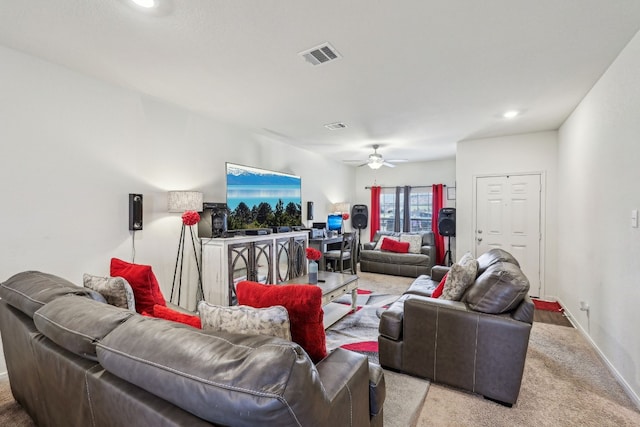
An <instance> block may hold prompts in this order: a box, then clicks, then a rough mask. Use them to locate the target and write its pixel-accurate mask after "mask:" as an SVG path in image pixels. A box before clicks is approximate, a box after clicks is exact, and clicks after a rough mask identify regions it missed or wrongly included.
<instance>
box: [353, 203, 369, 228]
mask: <svg viewBox="0 0 640 427" xmlns="http://www.w3.org/2000/svg"><path fill="white" fill-rule="evenodd" d="M368 221H369V208H367V205H353V208H351V226H352V227H353V228H356V229H358V230H362V229H363V228H367V222H368Z"/></svg>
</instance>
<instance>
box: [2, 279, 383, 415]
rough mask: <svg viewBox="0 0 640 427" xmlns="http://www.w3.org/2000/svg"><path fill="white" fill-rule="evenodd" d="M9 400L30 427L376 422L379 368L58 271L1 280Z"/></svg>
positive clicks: (362, 359) (379, 398) (350, 355)
mask: <svg viewBox="0 0 640 427" xmlns="http://www.w3.org/2000/svg"><path fill="white" fill-rule="evenodd" d="M0 298H2V299H1V300H0V327H1V334H2V340H3V348H4V352H5V359H6V364H7V369H8V374H9V380H10V384H11V390H12V392H13V395H14V397H15V399H16V400H17V401H18V402H19V403H20V404H21V405H22V406H23V408H24V409H25V410H26V411H27V413H28V414H29V415H30V416H31V417H32V418H33V420H34V421H35V423H36V424H37V425H39V426H63V425H64V426H83V427H84V426H109V427H113V426H132V425H136V426H200V425H203V426H204V425H229V426H257V425H264V426H267V425H268V426H311V425H313V426H332V427H335V426H369V425H377V426H381V425H382V415H383V411H382V407H383V404H384V397H385V386H384V376H383V374H382V370H381V369H380V367H379V366H377V365H371V366H370V365H369V363H368V361H367V358H366V357H365V356H363V355H360V354H357V353H353V352H349V351H346V350H342V349H337V350H335V351H334V352H332V353H331V354H330V355H329V356H327V357H326V358H325V359H323V360H322V361H320V362H319V363H318V364H317V365H314V364H313V363H312V362H311V360H310V359H309V357H308V355H307V354H306V353H305V352H304V351H303V350H302V349H301V347H300V346H298V345H297V344H295V343H292V342H289V341H286V340H282V339H278V338H273V337H266V336H260V335H240V334H231V333H224V332H209V331H202V330H200V329H195V328H191V327H189V326H185V325H182V324H178V323H175V322H169V321H166V320H162V319H154V318H148V317H145V316H141V315H139V314H137V313H135V312H132V311H128V310H125V309H121V308H117V307H114V306H111V305H108V304H105V303H103V302H99V301H97V299H100V298H99V296H97V295H96V294H95V293H93V292H92V291H90V290H88V289H85V288H80V287H78V286H75V285H73V284H72V283H70V282H68V281H66V280H64V279H61V278H59V277H56V276H53V275H49V274H44V273H39V272H24V273H19V274H17V275H15V276H13V277H11V278H10V279H9V280H7V281H6V282H4V283H2V285H1V286H0Z"/></svg>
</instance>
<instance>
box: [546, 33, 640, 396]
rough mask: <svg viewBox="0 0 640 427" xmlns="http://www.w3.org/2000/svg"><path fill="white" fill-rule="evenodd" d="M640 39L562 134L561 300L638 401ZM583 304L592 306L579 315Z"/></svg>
mask: <svg viewBox="0 0 640 427" xmlns="http://www.w3.org/2000/svg"><path fill="white" fill-rule="evenodd" d="M638 70H640V35H636V36H635V38H634V39H633V40H632V41H631V42H630V43H629V45H628V46H627V47H626V48H625V49H624V50H623V51H622V53H621V54H620V56H619V57H618V58H617V59H616V61H614V63H613V64H612V65H611V67H610V68H609V70H608V71H607V72H606V73H605V74H604V75H603V76H602V78H601V79H600V81H599V82H598V83H597V84H596V85H595V86H594V87H593V89H592V90H591V91H590V92H589V94H588V95H587V96H586V97H585V98H584V100H583V101H582V102H581V103H580V105H579V106H578V108H577V109H576V110H575V111H574V113H573V114H572V115H571V116H570V118H569V119H568V120H567V121H566V122H565V124H564V125H563V126H562V127H561V129H560V132H559V155H558V165H559V170H560V177H559V184H560V188H559V198H558V199H559V202H558V208H559V212H560V214H559V227H558V242H559V248H558V266H559V267H558V297H559V298H560V300H561V302H562V304H563V306H565V307H566V308H567V309H568V311H569V312H570V314H571V316H572V317H573V318H574V320H575V321H576V322H577V323H578V325H579V327H580V328H581V329H582V330H583V331H584V332H585V333H586V334H587V335H588V336H589V337H590V338H591V340H592V341H593V342H594V343H595V345H596V346H597V348H598V349H599V350H600V352H601V353H602V354H603V355H604V357H605V358H606V359H607V361H608V362H609V363H610V364H611V365H612V366H613V368H614V369H615V370H616V371H617V373H618V374H619V375H620V376H621V378H622V379H623V381H624V382H625V383H626V386H627V387H628V388H630V389H631V390H633V392H634V393H635V395H636V402H639V400H638V395H640V335H639V334H638V325H640V310H639V309H638V301H640V228H632V227H631V211H632V210H633V209H640V188H639V186H638V183H639V182H640V167H639V165H640V116H639V112H640V74H639V73H638ZM580 301H586V302H587V303H588V304H589V305H590V310H589V312H585V311H580V310H579V303H580Z"/></svg>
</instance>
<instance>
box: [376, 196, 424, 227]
mask: <svg viewBox="0 0 640 427" xmlns="http://www.w3.org/2000/svg"><path fill="white" fill-rule="evenodd" d="M405 196H407V197H408V200H409V203H408V209H409V216H408V218H407V220H408V221H409V224H408V226H406V227H405V212H404V210H405V203H404V199H405ZM431 196H432V194H431V187H386V188H382V189H381V191H380V230H382V231H429V230H431V218H432V216H433V212H432V211H433V202H432V200H433V198H432V197H431Z"/></svg>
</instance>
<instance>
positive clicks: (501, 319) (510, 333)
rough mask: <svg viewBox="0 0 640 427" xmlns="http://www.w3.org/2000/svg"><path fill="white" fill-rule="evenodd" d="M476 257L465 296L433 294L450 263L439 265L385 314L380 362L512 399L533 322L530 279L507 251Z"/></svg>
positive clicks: (500, 398) (489, 395) (506, 402)
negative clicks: (447, 297) (449, 297)
mask: <svg viewBox="0 0 640 427" xmlns="http://www.w3.org/2000/svg"><path fill="white" fill-rule="evenodd" d="M477 261H478V275H477V277H476V279H475V282H474V283H473V284H472V285H471V286H470V287H469V288H468V289H467V291H466V293H465V294H464V295H463V297H462V299H461V300H460V301H450V300H442V299H440V298H431V297H430V296H431V292H432V291H433V290H434V289H435V287H436V286H437V285H438V283H439V282H440V279H442V276H443V275H444V274H443V273H445V272H446V271H447V270H448V269H447V267H439V266H437V267H434V269H433V273H432V277H422V278H419V279H417V280H416V281H414V283H413V284H412V285H411V286H410V288H409V289H408V290H407V292H406V293H405V294H404V295H403V296H402V297H401V298H400V299H399V300H398V301H396V302H395V303H393V304H392V305H391V306H390V307H389V309H388V310H386V311H384V312H383V313H382V315H381V319H380V326H379V332H380V335H379V338H378V343H379V349H380V364H381V365H382V366H383V367H384V368H388V369H392V370H396V371H400V372H404V373H407V374H409V375H414V376H417V377H421V378H427V379H430V380H432V381H435V382H438V383H443V384H447V385H450V386H453V387H458V388H461V389H464V390H468V391H470V392H473V393H478V394H481V395H483V396H485V397H486V398H488V399H491V400H494V401H497V402H499V403H501V404H503V405H506V406H511V405H513V404H514V403H515V402H516V401H517V399H518V394H519V392H520V384H521V382H522V373H523V370H524V363H525V358H526V354H527V348H528V345H529V333H530V331H531V324H532V322H533V311H534V306H533V303H532V302H531V300H530V299H529V297H528V296H527V293H528V290H529V281H528V280H527V278H526V277H525V276H524V274H523V273H522V271H521V270H520V268H519V265H518V263H517V261H516V260H515V258H513V257H512V256H511V255H510V254H509V253H508V252H505V251H503V250H500V249H493V250H491V251H489V252H487V253H486V254H483V255H482V256H480V257H479V258H478V260H477Z"/></svg>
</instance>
